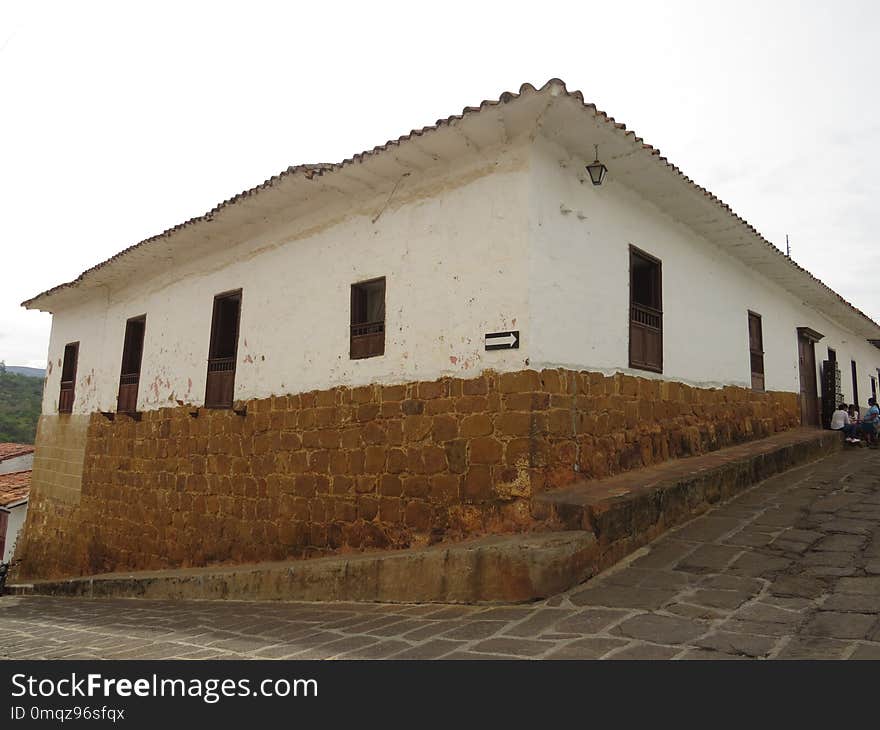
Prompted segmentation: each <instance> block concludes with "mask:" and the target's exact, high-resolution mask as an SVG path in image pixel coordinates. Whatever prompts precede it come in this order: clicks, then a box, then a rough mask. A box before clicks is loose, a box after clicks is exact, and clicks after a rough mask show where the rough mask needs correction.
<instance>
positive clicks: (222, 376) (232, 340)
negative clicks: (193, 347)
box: [205, 289, 241, 408]
mask: <svg viewBox="0 0 880 730" xmlns="http://www.w3.org/2000/svg"><path fill="white" fill-rule="evenodd" d="M240 318H241V290H240V289H239V290H238V291H234V292H227V293H226V294H218V295H217V296H216V297H214V315H213V317H212V318H211V346H210V349H209V350H208V381H207V385H206V387H205V407H206V408H231V407H232V396H233V394H234V392H235V358H236V355H237V352H238V324H239V320H240Z"/></svg>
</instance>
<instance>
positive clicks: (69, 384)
mask: <svg viewBox="0 0 880 730" xmlns="http://www.w3.org/2000/svg"><path fill="white" fill-rule="evenodd" d="M78 361H79V342H71V343H69V344H67V345H65V346H64V360H63V361H62V365H61V392H60V393H59V395H58V412H59V413H73V401H74V399H75V398H76V393H75V391H76V366H77V362H78Z"/></svg>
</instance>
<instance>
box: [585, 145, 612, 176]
mask: <svg viewBox="0 0 880 730" xmlns="http://www.w3.org/2000/svg"><path fill="white" fill-rule="evenodd" d="M593 147H594V148H595V150H596V161H595V162H593V164H592V165H587V172H588V173H590V180H592V181H593V185H601V184H602V183H603V182H604V181H605V176H606V175H607V174H608V168H607V167H605V165H603V164H602V163H601V162H599V145H597V144H594V145H593Z"/></svg>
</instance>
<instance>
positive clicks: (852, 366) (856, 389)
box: [849, 360, 862, 408]
mask: <svg viewBox="0 0 880 730" xmlns="http://www.w3.org/2000/svg"><path fill="white" fill-rule="evenodd" d="M849 366H850V370H851V371H852V383H853V403H854V404H855V405H856V406H858V407H859V408H861V407H862V404H861V403H859V370H858V368H857V367H856V361H855V360H850V361H849Z"/></svg>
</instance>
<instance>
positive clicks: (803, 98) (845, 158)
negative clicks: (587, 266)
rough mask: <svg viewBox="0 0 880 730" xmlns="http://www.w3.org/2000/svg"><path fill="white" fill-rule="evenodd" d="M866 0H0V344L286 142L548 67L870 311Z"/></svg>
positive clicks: (879, 306)
mask: <svg viewBox="0 0 880 730" xmlns="http://www.w3.org/2000/svg"><path fill="white" fill-rule="evenodd" d="M878 48H880V3H876V2H843V1H841V0H837V1H836V2H778V1H776V0H774V2H772V3H771V2H745V1H743V0H737V2H730V0H727V1H726V2H723V3H722V2H711V1H707V0H702V1H701V2H674V1H669V0H667V1H665V2H659V1H655V2H637V1H635V0H627V2H620V3H609V2H607V1H603V2H595V3H594V2H587V1H584V0H580V1H578V2H570V3H554V2H550V1H548V0H542V1H541V2H529V3H516V2H512V0H507V1H506V2H497V3H489V2H475V1H474V0H470V1H469V2H454V1H452V0H444V2H435V3H413V2H406V3H390V2H389V3H386V2H381V1H380V0H371V1H369V2H357V3H350V4H343V3H334V2H329V1H327V2H299V3H294V2H287V3H282V2H274V3H273V2H257V1H256V0H247V2H244V1H243V0H242V1H240V2H236V3H224V2H217V1H213V2H204V3H197V2H189V3H187V2H183V1H182V0H176V1H175V2H168V3H165V2H158V1H156V0H151V1H150V2H142V3H121V2H106V3H104V2H90V1H89V0H78V2H75V3H73V2H42V1H41V0H27V2H25V1H24V0H18V1H17V2H14V1H13V0H0V211H2V228H0V246H2V253H3V256H2V258H0V360H5V361H6V363H7V364H14V365H30V366H37V367H43V366H44V365H45V358H46V349H47V347H48V338H49V327H50V317H49V315H46V314H40V313H35V312H27V311H25V310H23V309H21V308H20V307H19V303H20V302H21V301H22V300H24V299H26V298H29V297H31V296H33V295H35V294H37V293H39V292H41V291H43V290H45V289H48V288H49V287H52V286H54V285H56V284H59V283H61V282H64V281H69V280H70V279H73V278H75V277H76V276H77V275H78V274H79V273H80V272H81V271H83V270H84V269H86V268H88V267H90V266H92V265H94V264H95V263H97V262H99V261H102V260H104V259H106V258H108V257H109V256H112V255H113V254H114V253H116V252H118V251H119V250H121V249H123V248H125V247H127V246H129V245H131V244H133V243H136V242H137V241H140V240H142V239H144V238H146V237H148V236H151V235H153V234H156V233H159V232H160V231H162V230H164V229H166V228H168V227H170V226H173V225H175V224H177V223H179V222H181V221H183V220H185V219H188V218H191V217H193V216H195V215H200V214H202V213H204V212H205V211H207V210H208V209H210V208H212V207H213V206H214V205H215V204H216V203H218V202H219V201H221V200H223V199H226V198H228V197H230V196H231V195H234V194H235V193H237V192H240V191H241V190H243V189H245V188H248V187H251V186H253V185H255V184H257V183H259V182H262V181H263V180H264V179H266V178H267V177H270V176H271V175H273V174H276V173H277V172H279V171H281V170H282V169H284V168H285V167H287V166H288V165H290V164H297V163H302V162H335V161H339V160H342V159H343V158H345V157H349V156H351V155H352V154H353V153H356V152H359V151H362V150H365V149H369V148H372V147H373V146H375V145H377V144H381V143H383V142H385V141H386V140H388V139H390V138H396V137H398V136H399V135H401V134H405V133H406V132H408V131H409V130H410V129H412V128H414V127H422V126H424V125H426V124H432V123H433V122H435V121H436V120H437V119H438V118H441V117H446V116H449V115H451V114H454V113H458V112H460V111H461V109H462V107H464V106H467V105H476V104H478V103H479V102H480V101H482V100H483V99H486V98H493V99H494V98H497V97H498V96H499V94H500V93H501V92H502V91H505V90H517V89H518V88H519V86H520V84H521V83H523V82H525V81H528V82H531V83H533V84H535V85H540V84H543V83H544V82H545V81H546V80H547V79H548V78H550V77H553V76H558V77H560V78H562V79H563V80H564V81H565V82H566V83H567V84H568V87H569V89H571V90H574V89H580V90H581V91H583V93H584V97H585V98H586V99H587V100H588V101H592V102H594V103H595V104H596V105H597V106H598V107H599V108H600V109H602V110H604V111H606V112H608V113H609V114H610V115H612V116H614V117H615V118H616V119H617V120H618V121H621V122H624V123H625V124H626V125H627V126H628V127H629V128H630V129H634V130H635V131H636V132H637V133H638V134H639V135H640V136H642V137H644V139H645V140H646V141H647V142H649V143H651V144H653V145H654V146H656V147H659V148H660V150H661V151H662V153H663V154H664V155H666V156H667V157H668V158H669V159H670V160H671V161H672V162H673V163H675V164H676V165H678V166H679V167H680V168H682V169H683V170H684V172H685V173H686V174H687V175H689V176H690V177H691V178H693V179H694V180H695V181H696V182H697V183H699V184H701V185H703V186H705V187H707V188H709V189H710V190H711V191H712V192H714V193H715V194H716V195H718V196H719V197H721V198H722V199H723V200H724V201H726V202H727V203H729V204H730V205H731V206H732V207H733V208H734V210H735V211H736V212H737V213H739V214H740V215H742V216H743V217H744V218H745V219H746V220H748V221H749V222H750V223H752V224H753V225H755V226H756V227H757V228H758V230H759V231H761V232H762V233H763V234H764V235H765V236H766V237H767V238H768V239H769V240H771V241H772V242H774V243H776V244H777V245H779V246H780V247H784V245H785V234H786V233H788V234H789V236H790V238H791V243H792V256H793V258H794V259H795V260H796V261H797V262H798V263H799V264H801V265H802V266H805V267H806V268H807V269H809V270H810V271H812V272H813V273H814V274H815V275H817V276H818V277H819V278H820V279H822V280H823V281H825V282H826V283H827V284H828V285H829V286H831V287H832V288H834V289H835V290H837V291H838V292H839V293H841V294H842V295H843V296H844V297H846V298H847V299H848V300H849V301H851V302H852V303H853V304H855V305H856V306H858V307H859V308H861V309H862V310H863V311H865V312H866V313H867V314H869V315H870V316H872V317H873V318H874V319H878V320H880V290H878V285H877V281H878V271H880V266H878V264H880V247H878V246H877V242H876V235H875V232H874V230H873V225H874V223H875V220H876V217H877V216H876V210H877V205H878V204H877V197H878V190H877V188H878V185H877V179H878V169H880V144H878V140H877V136H878V134H877V133H878V130H880V114H878V112H880V104H878V91H877V89H878V83H877V70H878V59H877V49H878Z"/></svg>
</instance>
